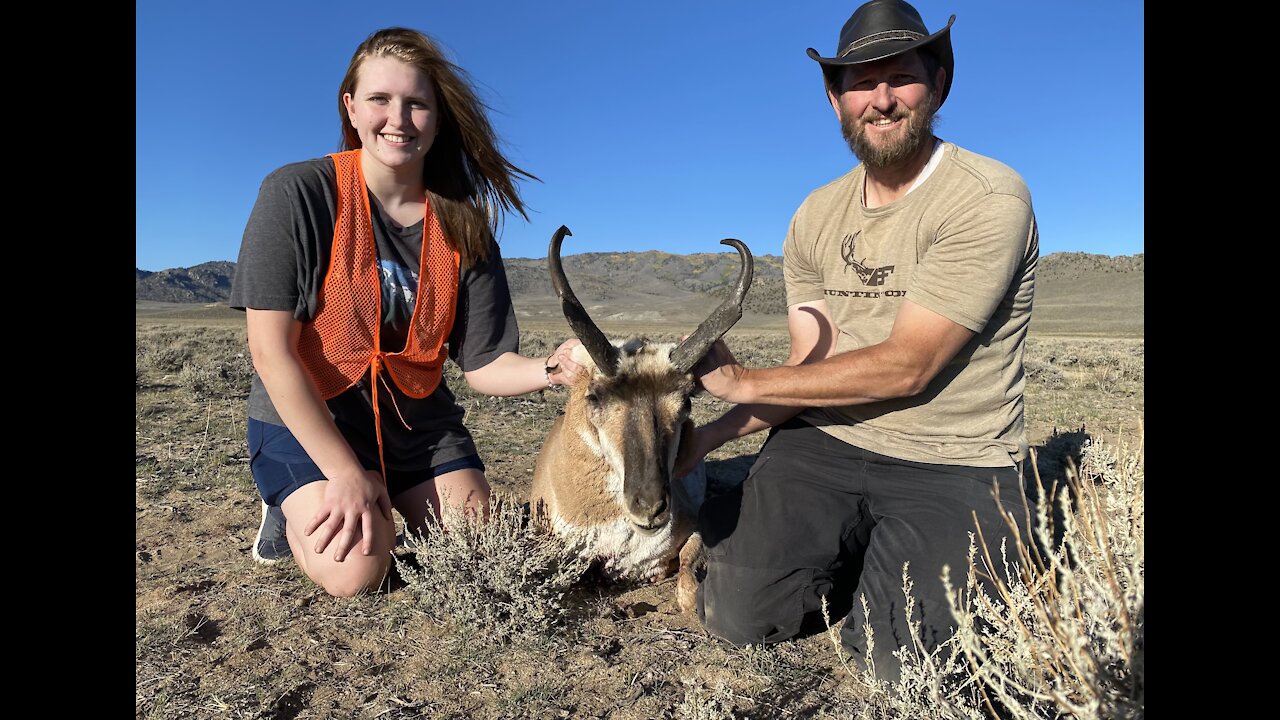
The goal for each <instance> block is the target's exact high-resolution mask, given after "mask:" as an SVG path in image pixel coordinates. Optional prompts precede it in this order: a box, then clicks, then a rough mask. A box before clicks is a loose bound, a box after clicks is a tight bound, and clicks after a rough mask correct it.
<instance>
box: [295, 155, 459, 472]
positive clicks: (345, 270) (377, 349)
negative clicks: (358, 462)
mask: <svg viewBox="0 0 1280 720" xmlns="http://www.w3.org/2000/svg"><path fill="white" fill-rule="evenodd" d="M328 157H330V158H332V159H333V164H334V167H335V168H336V170H337V186H338V212H337V221H336V222H335V223H334V228H333V250H332V251H331V252H330V254H329V269H328V271H327V272H326V273H325V278H324V284H323V285H322V286H321V288H320V297H319V303H318V310H317V311H316V314H315V317H313V318H312V319H311V320H310V321H309V322H305V323H303V324H302V332H301V335H300V336H299V338H298V354H299V355H300V356H301V359H302V364H303V366H304V367H306V369H307V372H308V373H309V374H310V375H311V379H312V380H313V381H314V382H315V384H316V387H317V388H318V389H319V390H320V395H321V397H322V398H324V399H325V400H328V399H330V398H332V397H335V396H337V395H339V394H340V393H342V392H343V391H344V390H346V389H347V388H349V387H351V386H352V385H354V384H355V383H356V382H357V381H358V380H359V379H360V378H362V377H364V374H365V373H366V372H369V373H370V383H371V384H372V387H371V388H370V391H371V393H372V395H373V414H374V418H375V421H376V423H377V425H378V427H377V437H378V455H379V460H380V461H381V460H382V457H381V456H382V422H381V418H380V415H379V411H378V384H379V383H380V382H381V383H385V382H386V380H384V379H383V378H382V371H383V370H384V369H385V370H386V372H387V374H388V375H390V376H391V379H392V380H393V381H394V382H395V384H396V387H398V388H400V390H401V391H402V392H404V394H406V395H408V396H409V397H412V398H424V397H426V396H428V395H430V394H431V393H432V392H433V391H434V390H435V389H436V387H437V386H438V385H439V384H440V377H441V373H442V370H443V368H444V361H445V357H446V353H445V352H444V349H443V348H444V342H445V339H446V338H447V337H448V336H449V331H450V330H451V329H452V328H453V320H454V314H455V312H456V311H457V305H458V269H459V267H460V256H459V254H458V251H457V250H456V249H454V248H453V247H452V246H451V245H450V244H449V243H448V242H447V241H446V240H445V237H444V232H443V230H441V228H440V220H439V218H437V217H436V214H435V213H434V212H432V211H431V203H430V202H428V203H427V206H426V212H425V220H424V222H423V233H422V234H423V237H422V251H421V256H420V258H419V268H418V294H417V298H416V301H415V303H414V307H413V315H412V317H411V318H410V320H409V333H408V337H407V338H406V339H405V345H404V349H403V350H401V351H400V352H384V351H383V350H382V346H381V339H380V338H381V334H382V289H381V285H380V281H379V277H378V263H377V257H378V255H377V248H376V246H375V243H374V239H373V221H372V215H371V213H370V210H369V191H368V188H367V187H366V185H365V182H364V172H363V170H362V169H361V167H360V150H349V151H347V152H339V153H333V154H331V155H329V156H328ZM393 402H394V401H393ZM401 422H404V420H403V418H401ZM406 427H408V426H407V425H406ZM385 469H386V464H385V462H384V463H383V470H384V473H383V474H384V477H385Z"/></svg>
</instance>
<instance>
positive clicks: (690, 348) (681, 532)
mask: <svg viewBox="0 0 1280 720" xmlns="http://www.w3.org/2000/svg"><path fill="white" fill-rule="evenodd" d="M569 234H570V233H569V230H568V228H565V227H561V228H560V229H559V230H558V231H556V234H555V235H554V236H553V238H552V240H551V246H550V251H549V253H548V261H549V262H548V265H549V268H550V272H551V279H552V284H553V285H554V286H555V289H556V293H557V294H558V295H559V296H560V300H561V306H562V308H563V309H564V313H565V317H566V318H567V319H568V321H569V324H570V326H571V327H572V328H573V330H574V332H575V334H576V335H577V337H578V339H579V340H581V341H582V345H579V346H577V347H575V348H573V359H574V360H575V361H576V362H578V363H580V364H581V365H582V366H583V372H581V373H579V375H578V378H577V379H576V381H575V382H574V383H573V385H571V386H570V387H569V397H568V399H567V401H566V402H565V409H564V414H563V415H562V416H561V417H559V418H558V419H557V420H556V422H555V423H554V425H552V427H551V430H550V432H548V433H547V438H546V441H545V442H544V443H543V446H542V450H541V452H540V453H539V455H538V462H537V466H536V468H535V469H534V477H533V489H532V493H531V497H530V503H531V507H532V509H533V512H534V516H535V517H536V518H537V519H539V520H540V521H541V522H544V523H546V524H547V525H548V526H549V527H550V528H551V529H552V530H553V531H554V532H556V533H557V534H558V535H560V536H562V537H565V538H567V539H569V540H570V541H571V542H572V543H573V544H575V545H576V546H577V547H578V548H579V549H580V551H581V552H582V553H583V554H584V555H587V556H589V557H590V558H591V559H592V560H593V562H596V563H598V564H599V566H600V567H601V568H602V569H603V570H604V572H605V574H606V576H608V577H612V578H617V579H634V580H640V579H649V580H655V581H656V580H661V579H664V578H666V577H669V576H670V575H671V574H673V573H674V572H675V570H676V567H677V565H678V564H679V559H680V558H679V554H680V550H681V547H682V546H684V544H685V542H686V540H688V539H689V537H690V535H691V534H692V533H693V532H694V530H695V526H696V520H697V512H698V508H699V507H700V506H701V504H702V500H703V497H704V494H705V489H706V474H705V468H704V465H703V464H702V463H699V464H698V465H697V466H696V469H695V470H694V471H693V472H691V473H690V474H689V475H688V476H686V477H683V478H677V479H676V480H675V482H673V481H672V477H671V475H672V472H673V470H674V468H675V466H676V464H677V460H678V456H679V453H680V451H681V448H687V447H689V445H690V443H689V442H688V440H689V439H690V438H691V436H692V433H693V422H692V421H691V420H690V419H689V410H690V396H691V395H692V394H693V393H694V391H695V389H696V387H695V385H694V380H693V374H692V369H693V366H694V365H695V364H696V363H697V361H698V360H700V359H701V358H702V356H703V355H705V354H706V352H707V350H708V349H709V348H710V347H711V344H712V343H714V342H715V341H716V340H717V339H719V338H720V336H722V335H723V334H724V333H725V332H726V331H728V329H729V328H730V327H732V326H733V324H734V323H735V322H737V320H738V319H739V318H740V317H741V316H742V300H743V297H744V296H745V294H746V291H747V288H748V287H750V283H751V271H752V260H751V253H750V251H749V250H747V248H746V245H744V244H743V243H741V242H740V241H738V240H724V241H722V242H723V243H724V244H728V245H732V246H733V247H734V248H735V249H737V250H738V253H739V254H740V255H741V257H742V270H741V273H740V274H739V278H738V284H737V287H736V288H735V290H734V292H733V294H732V296H731V297H730V298H729V299H728V300H726V301H725V302H724V303H723V304H721V306H720V307H719V308H718V309H717V310H716V311H715V312H713V313H712V314H711V316H710V317H709V318H707V320H706V321H704V322H703V323H702V325H700V326H699V327H698V329H697V330H695V331H694V333H693V334H692V335H690V336H689V337H688V338H686V339H685V340H684V341H682V342H680V343H657V342H652V341H650V340H648V339H646V338H642V337H633V338H630V339H627V340H623V341H609V340H608V339H607V338H605V336H604V334H603V333H602V332H601V331H600V329H599V328H598V327H597V326H596V325H595V323H594V322H593V321H592V320H591V318H590V317H589V316H588V315H587V313H586V311H585V310H584V309H583V308H582V305H581V304H580V303H579V302H578V300H577V298H576V297H575V296H574V294H573V290H572V289H571V288H570V287H569V284H568V281H567V279H566V278H565V276H564V270H563V267H562V266H561V263H560V245H561V243H562V242H563V239H564V236H565V235H569ZM686 564H687V563H686ZM682 604H683V598H682Z"/></svg>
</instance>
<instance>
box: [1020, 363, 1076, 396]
mask: <svg viewBox="0 0 1280 720" xmlns="http://www.w3.org/2000/svg"><path fill="white" fill-rule="evenodd" d="M1023 368H1024V369H1025V370H1026V373H1027V380H1028V381H1029V382H1033V383H1036V384H1038V385H1040V386H1041V387H1044V388H1048V389H1050V390H1057V389H1060V388H1064V387H1066V386H1067V384H1068V383H1067V378H1066V375H1064V374H1063V372H1062V371H1061V370H1059V369H1058V368H1056V367H1054V366H1053V365H1051V364H1049V363H1047V362H1042V361H1040V360H1035V359H1031V358H1028V359H1027V360H1026V361H1025V362H1024V363H1023Z"/></svg>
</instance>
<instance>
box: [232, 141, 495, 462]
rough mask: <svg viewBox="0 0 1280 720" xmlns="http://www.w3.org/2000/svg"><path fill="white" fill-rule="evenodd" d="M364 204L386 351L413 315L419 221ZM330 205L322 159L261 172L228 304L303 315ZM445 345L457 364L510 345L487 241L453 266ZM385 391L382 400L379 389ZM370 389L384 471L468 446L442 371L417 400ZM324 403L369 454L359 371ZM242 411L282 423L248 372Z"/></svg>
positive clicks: (366, 402) (476, 362)
mask: <svg viewBox="0 0 1280 720" xmlns="http://www.w3.org/2000/svg"><path fill="white" fill-rule="evenodd" d="M369 207H370V209H371V210H372V214H373V237H374V241H375V243H376V245H377V252H378V266H379V273H378V275H379V277H380V278H381V286H382V307H383V336H382V340H383V343H384V347H383V350H384V351H396V350H399V349H401V348H403V346H404V338H405V332H406V329H407V327H408V324H409V318H410V317H411V316H412V314H413V303H414V300H415V298H414V297H413V294H414V292H416V291H417V287H418V272H419V267H418V260H419V257H420V254H419V251H420V249H421V244H422V231H423V221H421V220H419V221H418V222H417V223H415V224H414V225H410V226H408V227H400V226H399V225H397V224H396V223H395V222H394V221H393V220H392V219H391V218H389V217H388V216H387V215H386V214H385V213H383V211H382V209H381V208H380V207H379V205H378V203H377V202H376V201H375V200H374V199H373V197H372V196H371V197H370V198H369ZM336 212H337V190H336V173H335V170H334V167H333V161H332V160H330V159H329V158H316V159H314V160H306V161H303V162H299V163H293V164H290V165H286V166H284V167H282V168H280V169H279V170H276V171H275V172H273V173H271V174H270V175H268V176H267V178H266V179H265V180H263V182H262V187H261V189H260V190H259V191H258V200H257V203H256V204H255V205H254V207H253V212H252V213H251V214H250V216H249V222H248V224H247V225H246V226H245V230H244V239H243V241H242V243H241V246H240V257H239V260H238V262H237V263H236V275H235V280H234V281H233V282H232V286H231V303H230V304H231V307H233V308H237V309H245V308H254V309H256V310H288V311H291V312H292V313H293V316H294V317H295V318H297V319H298V320H301V321H303V322H306V321H309V320H311V318H312V317H314V315H315V312H316V309H317V306H318V302H319V294H320V288H321V286H322V285H323V283H324V278H325V273H326V272H327V271H328V266H329V255H330V251H331V249H332V245H333V229H334V224H335V213H336ZM448 348H449V357H450V359H452V360H453V361H454V362H455V363H457V364H458V366H459V367H461V368H462V369H463V370H464V371H470V370H475V369H477V368H481V367H484V366H485V365H488V364H489V363H490V362H492V361H493V360H494V359H496V358H497V357H498V356H499V355H502V354H503V353H506V352H518V351H519V349H520V331H519V328H518V327H517V325H516V317H515V309H514V308H513V307H512V305H511V294H510V291H509V290H508V288H507V275H506V271H505V270H504V269H503V266H502V257H501V255H500V253H499V252H498V247H497V243H494V244H493V245H492V246H491V247H490V252H489V258H488V259H487V260H485V261H483V262H477V263H475V264H474V265H472V266H471V267H464V268H463V269H462V272H461V276H460V278H459V282H458V309H457V313H456V315H455V318H454V324H453V329H452V331H451V332H450V334H449V338H448ZM388 388H390V389H391V390H390V392H391V397H388V396H387V394H386V393H387V389H388ZM378 392H379V396H380V397H379V401H378V402H379V406H380V408H381V410H382V433H383V434H382V438H383V444H384V450H385V452H386V461H387V467H388V468H389V469H395V470H403V471H414V470H425V469H427V468H430V467H434V466H436V465H439V464H441V463H445V462H449V461H451V460H456V459H458V458H461V457H465V456H467V455H471V454H474V453H475V452H476V450H475V445H474V444H473V443H472V441H471V436H470V433H468V432H467V429H466V428H465V427H464V426H463V424H462V418H463V414H464V411H463V409H462V408H461V407H459V406H458V403H457V402H456V401H455V400H454V396H453V393H452V392H451V391H450V390H449V388H448V387H447V386H446V385H445V382H444V379H443V378H441V381H440V385H439V387H437V388H436V390H435V392H434V393H432V394H431V395H429V396H427V397H426V398H423V399H421V400H416V399H414V398H411V397H409V396H407V395H405V394H404V393H402V392H400V390H399V389H398V388H396V386H395V383H394V382H388V383H386V384H383V385H381V387H380V388H379V391H378ZM392 399H394V403H395V405H394V407H392V404H391V402H389V401H390V400H392ZM328 405H329V410H330V412H332V413H333V416H334V421H335V422H336V423H337V425H338V429H339V430H341V431H342V433H343V435H344V437H346V438H347V441H348V442H349V443H351V446H352V448H353V449H354V450H355V451H356V452H358V453H360V454H362V455H364V456H365V457H369V458H377V457H378V445H377V437H376V434H375V428H374V419H373V402H372V397H371V395H370V392H369V376H368V374H367V373H366V375H365V377H364V378H363V379H361V380H360V381H359V382H358V383H356V385H355V386H353V387H352V388H350V389H348V390H347V391H346V392H343V393H342V394H340V395H338V396H337V397H334V398H333V399H331V400H329V401H328ZM397 409H398V410H399V412H398V413H397V411H396V410H397ZM400 416H402V417H403V418H404V423H401V421H400V419H399V417H400ZM249 417H251V418H254V419H256V420H262V421H264V422H269V423H274V424H276V425H283V424H284V422H283V421H281V419H280V415H279V414H278V413H277V412H276V410H275V407H274V406H273V405H272V403H271V398H270V397H269V396H268V395H267V391H266V388H265V387H263V385H262V381H261V379H260V378H258V377H257V376H256V375H255V377H254V379H253V387H252V389H251V390H250V392H249ZM405 424H407V425H408V428H406V427H405ZM409 428H412V429H409Z"/></svg>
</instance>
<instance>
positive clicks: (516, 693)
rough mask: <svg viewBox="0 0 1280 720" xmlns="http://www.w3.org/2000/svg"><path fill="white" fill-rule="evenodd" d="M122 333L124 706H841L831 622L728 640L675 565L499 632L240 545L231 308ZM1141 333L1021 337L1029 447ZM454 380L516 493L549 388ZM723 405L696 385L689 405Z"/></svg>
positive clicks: (1127, 420) (719, 459)
mask: <svg viewBox="0 0 1280 720" xmlns="http://www.w3.org/2000/svg"><path fill="white" fill-rule="evenodd" d="M680 331H681V329H672V330H670V334H671V335H673V336H674V335H675V334H676V333H678V332H680ZM135 332H136V340H137V354H136V386H135V389H136V446H135V453H136V455H135V480H136V483H135V505H136V508H135V529H136V557H135V613H136V614H135V629H136V639H135V715H136V716H137V717H139V718H206V717H208V718H224V717H234V718H348V717H350V718H410V717H412V718H418V717H441V718H445V717H477V718H616V719H619V720H622V719H626V718H645V719H648V718H729V717H782V718H792V717H795V718H799V717H806V718H807V717H849V716H851V715H853V714H856V713H857V708H858V707H860V705H859V698H860V693H861V690H860V685H859V682H858V681H857V679H856V678H855V677H852V676H850V674H849V673H848V672H846V670H845V668H844V667H843V666H842V664H841V662H840V659H839V658H838V657H837V655H836V652H835V649H834V646H833V644H832V643H831V641H830V639H829V638H828V637H826V635H824V634H817V635H813V636H810V637H807V638H802V639H799V640H796V641H792V642H788V643H784V644H781V645H778V646H774V647H769V648H745V649H740V648H733V647H729V646H726V645H724V644H722V643H720V642H719V641H717V640H715V639H714V638H712V637H710V636H709V635H707V634H706V633H705V632H703V631H702V629H701V628H700V627H699V626H698V624H697V623H696V622H695V621H693V620H692V619H691V618H689V617H687V616H685V615H682V614H681V613H680V611H679V609H678V607H677V606H676V603H675V587H674V581H667V582H664V583H661V584H657V585H640V586H608V585H600V584H598V583H594V584H593V583H583V584H581V585H580V586H578V587H576V588H575V589H574V590H573V592H572V593H571V595H570V596H569V597H568V598H567V599H566V606H567V609H568V614H567V615H566V617H565V619H564V620H563V621H562V622H561V623H559V624H558V625H557V626H556V627H555V628H554V629H553V631H551V632H540V631H529V632H522V631H516V632H506V631H504V632H502V633H498V632H489V631H486V630H485V629H484V628H479V629H477V628H474V627H471V628H463V627H460V626H454V625H451V624H449V623H441V622H438V621H437V620H435V619H433V618H432V617H431V615H430V614H429V613H428V612H425V611H424V608H423V603H424V602H428V600H425V599H423V598H421V597H419V596H418V595H416V594H414V593H411V592H407V591H406V589H405V588H404V587H403V582H401V581H399V580H398V578H396V577H393V578H391V580H390V582H389V586H388V589H387V590H386V591H384V592H379V593H375V594H371V595H367V596H362V597H358V598H355V599H348V600H342V599H334V598H331V597H328V596H327V595H326V594H325V593H324V592H323V591H320V590H318V589H317V588H315V587H314V586H312V585H311V583H310V582H309V581H308V580H307V579H306V578H305V577H304V576H303V575H302V574H301V573H300V572H299V571H298V570H297V569H296V568H294V567H293V566H292V565H291V564H289V563H284V564H281V565H278V566H272V567H264V566H261V565H258V564H256V563H254V562H253V560H252V559H251V557H250V554H249V545H250V543H251V541H252V540H253V537H254V534H255V532H256V529H257V524H258V519H259V501H258V497H257V494H256V491H255V490H254V487H253V482H252V479H251V477H250V474H249V468H248V457H247V453H246V448H245V440H244V431H245V412H244V405H245V401H244V398H245V390H246V389H247V377H248V375H247V373H248V372H250V369H249V365H248V361H247V358H246V357H245V354H246V349H245V347H244V333H243V327H242V326H240V325H237V324H234V323H228V322H225V321H220V320H203V319H200V318H198V317H196V318H175V317H171V316H170V317H166V316H162V315H161V316H148V317H142V316H141V315H140V316H139V317H138V318H137V320H136V325H135ZM657 335H658V336H660V335H661V331H659V332H658V333H657ZM558 337H559V335H558V334H557V333H555V332H552V331H533V332H528V333H526V334H525V335H524V336H523V343H524V346H525V348H526V352H527V354H530V355H536V354H541V353H545V352H546V351H547V349H549V348H550V347H552V346H553V343H554V342H556V341H557V339H558ZM731 343H732V344H733V345H734V347H735V352H737V353H738V356H739V358H741V359H742V360H743V361H744V362H746V363H748V364H756V365H763V364H768V363H776V362H778V361H780V360H781V359H782V357H783V356H785V353H786V347H785V345H786V340H785V335H784V334H781V333H776V332H773V333H771V332H767V331H760V332H755V333H754V334H753V333H745V334H739V335H736V336H731ZM739 348H741V350H739ZM1143 352H1144V350H1143V342H1142V340H1141V339H1127V340H1125V339H1121V340H1115V339H1111V340H1096V339H1089V338H1069V339H1054V338H1047V339H1036V340H1035V342H1034V343H1033V346H1032V357H1031V358H1029V362H1028V374H1029V384H1028V394H1027V397H1028V420H1029V422H1028V426H1029V433H1030V434H1029V437H1030V439H1031V441H1032V443H1033V445H1040V446H1042V447H1043V446H1044V445H1045V444H1046V443H1048V444H1049V445H1050V448H1049V450H1048V451H1047V452H1046V453H1045V457H1043V458H1042V466H1043V467H1045V468H1046V469H1047V470H1048V471H1053V469H1054V468H1057V467H1058V463H1060V462H1061V459H1062V458H1064V457H1066V456H1068V455H1069V454H1070V452H1071V448H1072V446H1073V445H1074V446H1077V447H1078V443H1079V442H1080V441H1081V440H1082V439H1083V438H1084V437H1085V436H1086V433H1087V432H1109V433H1112V432H1114V433H1124V432H1134V431H1136V429H1137V428H1138V427H1139V425H1140V423H1141V420H1142V417H1143V413H1144V391H1143V369H1142V368H1143V363H1144V360H1143ZM1032 360H1034V362H1032ZM450 385H451V387H453V388H455V390H457V392H458V395H459V399H460V401H461V402H462V404H463V405H464V407H466V409H467V424H468V427H470V428H471V430H472V432H473V434H474V435H475V437H476V441H477V444H478V445H479V447H480V451H481V454H482V456H483V457H484V459H485V461H486V463H487V465H488V476H489V479H490V482H491V484H492V485H493V487H494V489H495V492H496V493H501V494H506V495H510V496H512V497H517V498H519V497H523V496H525V495H526V494H527V492H528V488H529V482H530V479H531V476H532V471H533V465H534V460H535V457H536V454H537V450H538V448H539V447H540V445H541V441H542V438H543V436H544V434H545V430H546V428H547V427H548V426H549V424H550V422H551V420H552V419H554V417H555V416H556V414H557V413H558V412H559V409H560V407H561V405H560V403H562V398H561V397H560V396H559V395H557V394H556V393H550V392H548V393H542V394H537V395H534V396H527V397H523V398H509V399H495V398H488V397H483V396H476V395H474V394H471V393H469V391H466V390H465V384H464V383H461V382H460V381H458V379H457V378H456V377H454V378H452V381H451V383H450ZM723 409H724V406H723V405H722V404H720V403H718V401H715V400H713V399H709V398H705V397H699V398H696V399H695V410H694V412H695V418H696V419H698V420H700V421H705V420H708V419H710V418H712V417H714V416H715V415H717V414H718V413H719V412H721V411H723ZM1082 427H1087V428H1088V431H1081V430H1080V428H1082ZM1055 428H1056V429H1057V430H1059V431H1061V432H1059V433H1058V434H1056V435H1055V434H1054V429H1055ZM761 440H762V438H754V439H751V438H748V439H745V440H741V441H738V442H736V443H733V444H731V445H729V446H726V447H724V448H721V449H720V450H719V451H718V452H717V453H715V454H714V455H713V456H711V457H710V458H709V463H708V469H709V473H710V475H711V477H712V480H713V481H719V482H730V481H732V480H733V479H734V478H740V477H741V476H742V475H743V474H744V473H745V471H746V468H747V467H749V466H750V463H751V462H752V460H753V459H754V457H753V456H754V453H755V452H756V451H757V449H758V447H759V442H760V441H761ZM397 552H399V553H401V554H403V553H406V552H407V551H406V550H404V549H400V550H398V551H397Z"/></svg>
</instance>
